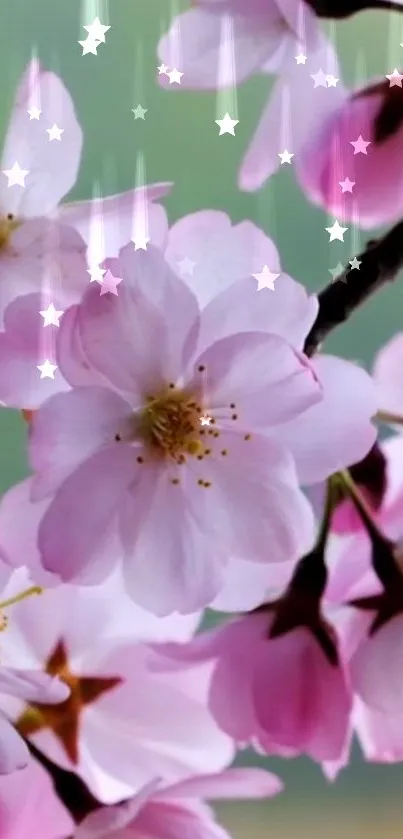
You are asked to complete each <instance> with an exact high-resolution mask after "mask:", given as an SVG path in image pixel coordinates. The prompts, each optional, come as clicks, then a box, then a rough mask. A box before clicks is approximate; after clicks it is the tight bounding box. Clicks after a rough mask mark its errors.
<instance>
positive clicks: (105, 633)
mask: <svg viewBox="0 0 403 839" xmlns="http://www.w3.org/2000/svg"><path fill="white" fill-rule="evenodd" d="M25 578H26V572H25V571H24V569H21V570H19V571H17V572H16V574H15V575H14V576H13V578H12V579H11V581H10V583H9V586H8V590H9V591H11V592H12V591H13V589H14V587H15V586H16V585H17V583H18V585H19V586H21V580H23V579H25ZM197 621H198V616H197V615H195V616H188V617H186V618H183V617H179V616H177V615H174V616H172V617H170V618H169V619H163V620H161V619H160V620H158V619H156V618H154V617H153V616H150V615H147V613H145V612H143V610H142V609H139V608H138V607H136V606H135V605H134V603H133V602H132V601H131V600H130V599H129V598H128V597H127V595H125V592H124V588H123V584H122V580H121V577H120V575H119V574H116V575H114V576H113V577H111V578H109V579H108V580H107V581H106V582H105V583H104V584H103V585H101V586H97V587H93V588H79V587H76V586H69V585H63V586H57V587H55V588H49V589H48V590H46V591H44V592H43V593H42V595H40V597H37V598H31V599H29V600H26V601H24V602H23V603H19V604H17V605H15V606H13V611H12V615H11V616H10V620H9V624H8V627H7V631H6V632H4V634H3V636H2V648H1V652H2V661H3V662H4V667H3V668H2V670H5V672H6V674H7V673H8V664H9V662H10V661H13V660H15V656H16V654H18V661H19V663H20V666H21V667H26V668H31V670H32V668H35V674H36V675H37V677H38V680H39V679H42V680H45V678H46V679H49V680H50V677H51V676H52V677H54V676H57V675H59V676H60V678H61V679H62V680H63V681H64V682H65V683H66V684H63V687H64V688H65V689H66V692H67V687H66V685H68V686H69V688H70V696H69V698H68V699H66V701H64V702H63V703H62V704H61V705H60V706H59V707H58V708H56V707H51V706H50V705H48V704H43V701H42V702H41V694H40V693H39V692H38V691H37V693H36V694H35V693H34V692H33V691H31V694H30V693H29V692H28V691H27V692H26V696H25V694H24V693H23V691H22V690H21V692H20V693H18V694H17V692H16V691H15V692H14V694H15V695H18V697H19V698H20V701H16V700H15V699H14V698H13V699H11V698H7V697H4V696H1V698H0V709H2V713H3V712H7V714H8V716H9V717H10V719H12V720H14V723H15V725H16V728H17V731H19V732H20V733H21V734H23V735H24V737H26V738H28V739H29V740H30V741H31V742H33V744H34V745H35V746H36V747H37V748H38V749H39V750H40V751H42V752H43V753H44V754H45V755H46V756H47V757H48V758H49V759H50V760H52V761H53V762H54V763H56V764H57V765H59V766H61V767H63V768H65V769H68V770H70V771H75V772H76V773H77V774H78V775H79V776H80V777H81V778H82V779H83V780H84V781H85V782H86V784H87V786H88V787H89V788H90V789H91V791H92V792H93V794H94V795H95V796H96V797H97V798H98V799H99V800H100V801H102V802H104V803H111V802H115V801H119V800H121V799H122V798H125V797H128V796H131V795H133V794H134V793H135V792H137V790H138V789H139V788H140V787H141V786H143V784H145V783H148V782H149V781H150V780H151V779H152V778H154V777H155V776H159V777H163V778H165V779H166V782H167V783H168V782H171V783H173V782H176V781H179V780H181V779H182V778H184V777H186V776H187V775H189V774H191V773H195V774H197V773H200V772H201V773H205V772H214V771H220V770H221V769H222V768H224V767H225V766H226V765H227V764H228V763H229V762H230V761H231V760H232V757H233V752H234V749H233V744H232V741H231V740H230V738H229V737H228V736H227V735H225V734H224V733H223V732H221V731H220V729H219V728H218V726H217V724H216V723H215V721H214V720H213V718H212V716H211V713H210V712H209V710H208V707H207V699H206V696H207V691H208V685H209V680H210V669H209V668H208V667H206V666H200V665H199V666H196V667H195V668H193V670H192V671H191V672H190V671H188V670H187V671H186V672H183V674H182V675H181V674H180V673H176V674H170V673H167V674H165V673H162V672H160V671H161V668H160V667H159V666H158V665H159V658H160V657H159V654H158V642H159V641H160V640H163V641H166V639H167V638H172V639H175V638H176V639H186V638H189V637H190V636H191V633H192V631H193V630H194V628H195V626H196V623H197ZM151 641H152V642H153V644H154V646H153V648H151V647H150V642H151ZM1 672H2V671H0V675H1ZM29 672H30V671H29ZM45 672H46V673H47V674H48V675H47V676H46V677H45V675H44V674H45ZM23 673H25V671H23ZM29 684H30V683H29ZM28 686H29V685H28ZM1 690H2V691H3V687H2V688H1ZM14 694H13V696H14ZM25 698H26V701H25V702H24V701H23V700H24V699H25ZM8 725H9V727H10V728H11V724H10V723H9V724H8ZM11 730H12V731H14V729H12V728H11ZM17 736H18V735H17V734H15V737H17Z"/></svg>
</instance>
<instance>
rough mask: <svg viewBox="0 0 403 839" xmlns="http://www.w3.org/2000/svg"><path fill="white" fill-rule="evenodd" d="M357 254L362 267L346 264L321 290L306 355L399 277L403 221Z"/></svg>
mask: <svg viewBox="0 0 403 839" xmlns="http://www.w3.org/2000/svg"><path fill="white" fill-rule="evenodd" d="M357 258H358V260H359V261H360V262H361V265H360V267H359V269H356V268H355V269H351V268H350V267H348V268H346V269H345V270H344V272H343V273H342V274H340V276H339V277H338V278H337V280H336V281H333V282H332V283H330V284H329V285H328V286H326V287H325V288H324V289H323V290H322V291H321V292H320V293H319V295H318V299H319V312H318V316H317V318H316V321H315V323H314V325H313V327H312V329H311V331H310V333H309V335H308V337H307V339H306V341H305V347H304V351H305V353H306V355H308V356H312V355H313V354H314V353H315V352H316V350H318V349H319V347H320V344H321V343H322V341H324V339H325V338H327V336H328V335H329V333H330V332H332V331H333V329H335V328H336V327H337V326H340V325H341V324H342V323H345V322H346V321H347V320H348V318H349V317H350V315H352V313H353V312H354V311H355V310H356V309H358V307H359V306H361V305H362V304H363V303H365V301H366V300H367V299H368V297H371V296H372V294H374V293H375V292H376V291H378V290H379V289H380V288H382V286H384V285H385V284H386V283H388V282H392V281H393V280H395V279H396V277H397V275H398V273H399V271H400V269H401V268H403V221H400V222H399V223H398V224H396V225H395V227H392V229H391V230H390V231H389V232H388V233H386V234H385V236H383V237H382V238H381V239H378V240H375V241H371V242H369V243H368V245H367V247H366V249H365V250H364V251H363V252H362V253H361V254H359V256H358V257H357Z"/></svg>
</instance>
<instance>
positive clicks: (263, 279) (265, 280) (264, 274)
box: [252, 265, 280, 291]
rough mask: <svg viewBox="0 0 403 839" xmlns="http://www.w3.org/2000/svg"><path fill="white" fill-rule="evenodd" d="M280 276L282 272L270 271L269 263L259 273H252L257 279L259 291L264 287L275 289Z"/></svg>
mask: <svg viewBox="0 0 403 839" xmlns="http://www.w3.org/2000/svg"><path fill="white" fill-rule="evenodd" d="M279 276H280V274H274V273H273V272H272V271H270V269H269V267H268V265H264V266H263V268H262V270H261V271H260V273H259V274H252V277H254V279H255V280H257V290H258V291H262V289H264V288H267V289H269V290H270V291H275V288H274V283H275V281H276V280H278V278H279Z"/></svg>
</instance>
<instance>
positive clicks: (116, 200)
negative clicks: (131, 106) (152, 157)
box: [0, 60, 170, 322]
mask: <svg viewBox="0 0 403 839" xmlns="http://www.w3.org/2000/svg"><path fill="white" fill-rule="evenodd" d="M39 103H40V104H39ZM33 106H35V107H38V108H40V110H41V114H40V118H39V119H32V120H31V119H30V118H29V115H28V110H29V109H32V107H33ZM55 121H56V122H58V124H60V125H62V126H63V128H64V133H63V138H62V140H61V142H53V143H49V137H48V134H47V133H46V131H45V129H44V125H45V124H53V123H54V122H55ZM81 150H82V131H81V128H80V126H79V123H78V120H77V116H76V113H75V109H74V105H73V102H72V99H71V97H70V94H69V93H68V91H67V90H66V88H65V87H64V85H63V83H62V81H61V80H60V79H59V77H58V76H57V75H55V74H54V73H51V72H47V71H44V70H43V69H42V68H41V66H40V64H39V63H38V62H37V61H36V60H35V61H32V62H31V63H30V64H29V65H28V67H27V69H26V71H25V73H24V75H23V77H22V80H21V82H20V85H19V88H18V91H17V95H16V99H15V102H14V105H13V108H12V112H11V117H10V122H9V126H8V129H7V132H6V138H5V143H4V148H3V152H2V156H1V163H0V170H1V172H0V316H1V318H2V316H3V313H4V310H5V308H6V306H7V305H8V303H10V302H11V301H12V300H13V299H14V298H15V297H17V296H18V295H22V294H28V293H30V292H33V291H39V289H41V288H42V289H43V290H45V291H46V289H47V290H48V293H50V294H52V293H53V295H55V296H56V297H58V298H59V300H58V302H59V303H64V304H66V305H68V303H71V302H75V301H76V300H77V299H79V297H80V296H81V293H82V290H83V288H85V285H86V284H87V283H88V280H89V278H88V274H86V273H85V270H86V267H87V266H86V262H85V252H86V245H87V244H89V241H90V234H91V224H98V223H99V221H100V216H102V237H103V247H104V251H105V252H104V253H103V254H102V255H101V256H100V260H99V261H100V262H101V261H103V259H105V257H106V256H114V255H115V254H116V253H117V252H118V251H119V248H120V247H122V246H123V245H124V244H126V243H127V242H128V241H130V239H131V237H132V235H133V212H134V210H133V207H134V202H135V200H136V191H135V190H129V191H128V192H125V193H123V194H122V195H116V196H110V197H108V198H105V199H103V200H100V201H97V202H94V201H92V200H90V201H80V202H73V203H67V204H63V205H61V206H59V204H60V202H61V200H62V199H63V198H64V197H65V196H66V195H67V193H68V192H69V191H70V190H71V189H72V187H73V186H74V184H75V182H76V178H77V173H78V169H79V164H80V157H81ZM15 163H17V164H18V166H19V167H20V168H21V169H23V170H24V171H26V172H27V174H26V177H25V184H24V186H22V184H18V183H12V180H11V179H7V177H6V175H5V174H4V173H5V172H9V171H10V170H11V169H12V167H13V166H14V164H15ZM9 184H11V185H9ZM169 190H170V185H169V184H160V185H158V184H157V185H155V186H152V187H149V188H144V189H142V190H141V195H142V200H143V199H144V201H145V202H147V212H148V224H149V232H148V236H149V238H150V240H151V241H152V242H154V243H155V244H157V245H160V244H161V243H163V242H164V239H165V236H166V232H167V220H166V215H165V211H164V210H163V208H162V207H161V206H160V205H158V204H155V203H154V202H155V201H156V200H158V199H159V198H160V197H163V196H164V195H166V194H167V192H169ZM57 221H59V222H62V226H61V227H60V226H59V224H58V223H57ZM66 225H68V227H67V228H66V227H65V226H66ZM71 227H72V228H75V229H71ZM81 237H82V238H81ZM83 239H84V241H83ZM48 302H54V303H56V300H52V299H50V300H49V301H48ZM41 308H42V307H41ZM62 308H63V306H62ZM0 322H1V321H0Z"/></svg>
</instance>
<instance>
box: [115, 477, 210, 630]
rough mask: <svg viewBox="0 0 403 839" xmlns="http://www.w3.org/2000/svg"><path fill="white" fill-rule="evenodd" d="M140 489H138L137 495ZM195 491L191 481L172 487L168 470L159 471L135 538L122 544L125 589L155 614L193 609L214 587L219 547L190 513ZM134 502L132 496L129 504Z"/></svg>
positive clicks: (197, 495)
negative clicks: (124, 549)
mask: <svg viewBox="0 0 403 839" xmlns="http://www.w3.org/2000/svg"><path fill="white" fill-rule="evenodd" d="M139 491H140V492H141V487H139V488H137V489H136V492H137V495H139ZM200 492H201V487H199V486H197V481H196V480H194V489H193V488H192V486H191V483H190V481H187V482H186V489H184V488H183V486H182V485H181V484H179V485H175V486H173V485H172V482H171V478H170V475H169V472H168V470H167V471H166V472H161V473H160V475H159V479H158V483H157V484H156V487H155V492H154V494H153V497H152V498H151V499H150V503H149V505H148V509H147V508H146V509H144V511H143V520H142V522H141V529H139V528H136V533H135V537H132V540H131V543H129V544H128V543H126V545H125V548H126V554H127V558H126V562H125V564H124V568H123V570H124V574H125V579H126V585H127V590H128V592H129V593H130V595H131V596H132V597H133V600H134V601H135V602H136V603H138V604H139V605H140V606H142V607H143V608H145V609H148V610H149V611H151V612H153V613H154V614H156V615H159V616H164V615H168V614H170V613H171V612H173V611H178V612H180V613H181V614H189V613H191V612H194V611H197V610H198V609H200V608H203V607H204V606H206V605H207V604H208V603H210V602H211V601H212V600H213V598H214V597H215V595H216V594H217V592H218V590H219V587H220V583H221V569H222V562H223V558H222V550H221V548H220V546H219V545H215V544H214V541H213V535H214V531H213V530H212V531H211V532H209V530H210V529H209V528H207V529H206V530H204V529H203V525H202V523H201V522H200V521H198V520H197V518H196V517H195V512H194V508H195V507H196V504H197V499H200ZM140 500H141V496H140ZM199 503H201V504H202V503H203V502H202V499H200V501H199ZM135 504H136V498H135V497H134V496H133V499H132V507H133V508H134V505H135ZM141 509H142V510H143V507H142V508H141ZM156 522H158V526H156V524H155V523H156ZM205 526H206V525H205Z"/></svg>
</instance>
